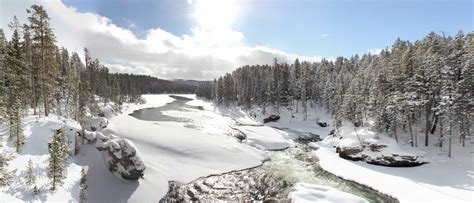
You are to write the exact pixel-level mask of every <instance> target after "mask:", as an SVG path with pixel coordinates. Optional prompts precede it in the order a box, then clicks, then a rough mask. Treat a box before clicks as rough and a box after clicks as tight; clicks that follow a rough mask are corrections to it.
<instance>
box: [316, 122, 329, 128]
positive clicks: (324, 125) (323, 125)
mask: <svg viewBox="0 0 474 203" xmlns="http://www.w3.org/2000/svg"><path fill="white" fill-rule="evenodd" d="M318 125H319V127H323V128H325V127H328V123H326V122H318Z"/></svg>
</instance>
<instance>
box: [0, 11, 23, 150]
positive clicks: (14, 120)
mask: <svg viewBox="0 0 474 203" xmlns="http://www.w3.org/2000/svg"><path fill="white" fill-rule="evenodd" d="M9 27H10V28H11V29H12V30H13V35H12V40H11V41H10V42H9V43H8V45H7V51H6V55H5V64H4V65H5V76H6V77H5V78H6V87H7V105H8V108H7V114H8V120H9V124H10V137H11V138H13V139H15V146H16V151H17V152H19V151H20V147H21V146H22V145H23V144H24V141H25V138H24V135H23V127H22V122H21V119H22V118H23V110H24V109H25V106H24V104H25V103H26V102H24V101H25V100H26V95H25V91H24V90H26V89H28V72H27V70H26V65H25V59H24V58H23V52H22V49H21V44H20V35H19V32H20V23H19V22H18V19H17V18H16V16H15V17H13V21H12V22H11V23H10V24H9Z"/></svg>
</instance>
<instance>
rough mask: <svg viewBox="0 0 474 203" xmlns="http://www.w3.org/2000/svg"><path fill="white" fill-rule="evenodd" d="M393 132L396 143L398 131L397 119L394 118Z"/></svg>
mask: <svg viewBox="0 0 474 203" xmlns="http://www.w3.org/2000/svg"><path fill="white" fill-rule="evenodd" d="M394 125H395V126H394V134H395V141H397V143H398V133H397V121H396V120H395V124H394Z"/></svg>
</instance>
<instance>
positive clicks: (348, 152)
mask: <svg viewBox="0 0 474 203" xmlns="http://www.w3.org/2000/svg"><path fill="white" fill-rule="evenodd" d="M336 152H337V153H339V157H341V158H343V159H348V160H352V161H361V160H363V157H362V155H361V154H360V153H361V152H362V148H360V147H344V148H343V147H339V146H338V147H336Z"/></svg>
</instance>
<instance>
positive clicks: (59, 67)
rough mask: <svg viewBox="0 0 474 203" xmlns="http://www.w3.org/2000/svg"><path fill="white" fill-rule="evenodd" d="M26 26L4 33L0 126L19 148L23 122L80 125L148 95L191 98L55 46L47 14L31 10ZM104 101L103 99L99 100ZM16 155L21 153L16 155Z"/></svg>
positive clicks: (0, 38)
mask: <svg viewBox="0 0 474 203" xmlns="http://www.w3.org/2000/svg"><path fill="white" fill-rule="evenodd" d="M26 12H27V13H28V14H29V17H28V22H27V23H25V24H21V23H20V22H19V21H18V19H17V18H16V17H13V20H12V22H11V23H10V24H9V25H8V27H9V29H11V30H12V33H13V34H12V37H11V39H10V40H7V39H6V38H5V35H4V32H3V29H0V98H1V99H0V122H4V123H7V124H8V125H9V128H10V131H9V132H10V136H11V137H13V138H15V139H16V142H17V146H18V147H19V146H21V144H22V143H23V142H24V139H23V136H22V129H21V119H22V118H23V117H24V116H25V115H26V114H25V113H26V111H27V110H28V109H29V108H31V109H33V113H34V114H35V115H44V116H48V114H49V113H50V112H52V113H55V114H57V115H62V116H65V117H70V118H73V119H75V120H78V121H80V120H81V119H82V118H83V116H84V115H85V113H86V110H87V109H90V110H91V111H94V110H96V109H97V103H98V102H109V101H112V102H115V103H118V104H120V103H122V102H135V101H137V100H138V99H139V98H140V95H141V94H145V93H169V92H173V93H193V92H194V90H195V87H193V86H189V85H183V84H178V83H175V82H172V81H167V80H161V79H158V78H155V77H151V76H142V75H133V74H120V73H109V69H108V68H107V67H106V66H104V65H102V64H101V63H100V61H99V60H98V59H94V58H92V57H91V56H90V54H89V51H88V50H87V48H85V49H84V59H85V61H81V58H80V56H79V54H78V53H76V52H72V53H70V52H69V51H68V50H67V49H66V48H64V47H59V46H57V45H56V37H55V35H54V32H53V29H52V28H51V26H50V24H49V20H50V18H49V16H48V14H47V12H46V10H45V9H44V8H43V7H42V6H39V5H32V6H31V8H29V9H27V10H26ZM99 98H100V99H99ZM17 150H18V149H17Z"/></svg>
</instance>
